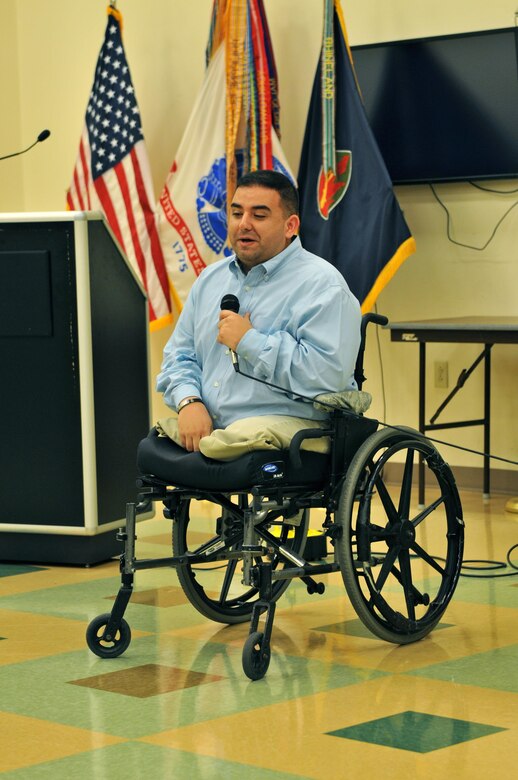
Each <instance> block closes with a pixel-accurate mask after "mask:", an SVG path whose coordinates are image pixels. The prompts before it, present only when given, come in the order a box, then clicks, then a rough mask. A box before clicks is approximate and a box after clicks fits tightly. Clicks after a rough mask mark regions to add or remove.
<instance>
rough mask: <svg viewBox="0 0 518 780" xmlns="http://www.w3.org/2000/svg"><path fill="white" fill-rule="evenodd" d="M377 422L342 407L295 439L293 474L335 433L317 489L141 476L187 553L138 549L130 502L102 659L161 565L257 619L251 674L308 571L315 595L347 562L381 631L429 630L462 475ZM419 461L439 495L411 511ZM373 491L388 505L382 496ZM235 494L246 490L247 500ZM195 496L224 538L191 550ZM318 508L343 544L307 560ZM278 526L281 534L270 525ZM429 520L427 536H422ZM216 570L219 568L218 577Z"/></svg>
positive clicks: (100, 642)
mask: <svg viewBox="0 0 518 780" xmlns="http://www.w3.org/2000/svg"><path fill="white" fill-rule="evenodd" d="M369 321H374V322H376V323H377V324H386V318H383V317H380V316H378V315H372V314H370V315H365V316H364V318H363V321H362V342H361V348H360V352H359V355H358V362H357V366H356V371H355V376H356V379H357V383H358V386H359V388H360V389H361V386H362V384H363V381H364V379H365V377H364V376H363V353H364V349H365V334H366V327H367V324H368V322H369ZM378 425H379V423H378V421H377V420H372V419H370V418H367V417H363V416H359V415H355V414H353V413H352V412H351V411H349V410H346V409H335V410H333V411H332V413H331V416H330V424H329V427H328V428H327V429H326V430H317V431H315V430H307V431H301V432H300V433H298V434H297V435H296V436H295V437H294V438H293V440H292V442H291V446H290V451H289V463H290V464H291V466H292V467H293V469H295V473H296V469H297V467H299V466H300V458H301V452H300V445H301V443H302V441H303V440H304V439H306V438H313V437H320V436H329V437H330V438H331V442H332V446H331V454H330V460H329V464H330V473H329V478H328V480H327V481H326V482H325V484H322V485H320V486H319V487H318V488H310V487H308V486H307V485H303V484H275V483H274V482H273V481H272V482H271V483H269V484H261V485H259V484H255V485H250V486H249V487H247V488H246V489H243V490H237V491H235V492H234V491H233V492H232V493H231V494H228V493H227V492H224V493H223V492H219V491H215V490H204V489H201V488H200V489H192V488H186V487H181V486H177V487H174V486H171V485H169V484H167V483H165V482H164V481H162V480H159V479H157V478H156V477H154V476H152V475H146V476H143V477H141V478H140V479H139V480H138V482H137V486H138V487H139V491H140V495H139V498H140V500H141V502H142V503H145V502H149V501H162V502H163V504H164V506H165V510H164V515H165V517H167V518H170V519H172V521H173V552H176V553H178V554H175V555H173V556H172V557H167V558H158V559H154V558H153V559H143V560H138V559H137V558H136V555H135V540H136V516H137V504H135V503H128V504H127V507H126V528H125V529H124V530H121V531H119V533H118V536H117V538H118V539H119V540H120V541H121V542H122V543H123V544H124V551H123V553H122V555H121V557H120V572H121V587H120V589H119V592H118V594H117V597H116V599H115V603H114V605H113V608H112V611H111V613H106V614H102V615H99V616H98V617H97V618H94V620H92V621H91V623H90V624H89V626H88V628H87V633H86V638H87V643H88V646H89V647H90V649H91V650H92V651H93V652H94V653H95V654H96V655H98V656H99V657H101V658H110V657H117V656H119V655H121V654H122V653H123V652H124V651H125V650H126V649H127V647H128V646H129V644H130V641H131V631H130V627H129V625H128V623H127V622H126V621H125V620H124V613H125V610H126V607H127V605H128V602H129V600H130V598H131V595H132V592H133V582H134V575H135V573H136V572H137V571H139V570H142V569H150V568H160V567H171V568H175V569H176V570H177V574H178V577H179V579H180V584H181V585H182V587H183V589H184V592H185V593H186V595H187V597H188V599H189V600H190V601H191V603H192V604H193V605H194V606H195V607H196V608H197V609H198V610H199V611H200V612H201V613H202V614H204V615H205V616H207V617H209V618H212V619H215V620H218V621H221V622H223V623H237V622H243V621H245V620H247V619H250V630H249V635H248V638H247V640H246V642H245V644H244V647H243V656H242V662H243V669H244V672H245V674H246V675H247V676H248V677H249V678H250V679H252V680H257V679H261V678H262V677H264V675H265V674H266V671H267V669H268V666H269V663H270V657H271V650H270V644H271V635H272V628H273V621H274V615H275V608H276V602H277V600H278V599H279V598H280V596H281V595H282V593H283V592H284V591H285V589H286V587H287V586H288V585H289V583H290V582H291V580H293V579H297V578H299V579H301V580H302V581H303V582H304V584H305V585H306V587H307V589H308V592H309V593H323V592H324V589H325V587H324V584H323V583H322V582H319V583H317V582H316V581H315V579H314V577H316V576H319V575H323V574H331V573H333V572H337V571H341V573H342V579H343V581H344V585H345V588H346V590H347V593H348V595H349V598H350V601H351V603H352V605H353V607H354V609H355V611H356V613H357V615H358V616H359V618H360V619H361V620H362V622H363V623H364V624H365V625H366V626H367V628H368V629H369V630H370V631H371V632H372V633H374V634H375V635H376V636H378V637H380V638H381V639H384V640H386V641H389V642H395V643H399V644H405V643H408V642H413V641H417V640H419V639H421V638H423V637H424V636H426V635H427V634H428V633H429V632H430V631H432V629H433V628H434V627H435V626H436V624H437V623H438V621H439V620H440V618H441V616H442V615H443V613H444V611H445V609H446V607H447V605H448V603H449V602H450V600H451V598H452V596H453V593H454V590H455V587H456V584H457V580H458V577H459V574H460V568H461V564H462V551H463V538H464V524H463V520H462V507H461V504H460V499H459V496H458V491H457V488H456V485H455V480H454V478H453V475H452V472H451V470H450V468H449V466H448V465H447V464H446V463H445V462H444V461H443V459H442V458H441V456H440V455H439V453H438V452H437V450H436V449H435V447H434V446H433V444H432V443H431V442H430V441H429V440H428V439H426V438H425V437H424V436H422V434H420V433H418V432H417V431H414V430H412V429H408V428H397V429H394V428H390V429H388V428H387V429H382V430H377V429H378ZM322 457H324V456H322ZM401 459H402V460H403V466H402V469H403V476H402V484H401V489H400V491H399V497H398V501H397V503H395V501H394V499H393V497H392V495H391V490H392V489H391V488H389V486H388V485H387V481H386V479H385V474H386V472H387V471H389V470H390V466H392V463H393V462H398V463H399V461H401ZM416 460H419V462H424V463H425V464H426V465H427V466H428V469H429V472H430V474H431V475H432V478H433V480H434V481H435V494H437V493H438V495H435V497H434V498H432V499H431V501H430V503H429V504H428V505H427V506H425V507H420V508H418V509H417V511H415V510H413V511H414V512H415V513H414V514H413V515H412V508H411V495H412V487H413V483H414V471H415V469H414V464H415V461H416ZM429 492H430V491H429ZM375 494H376V495H377V498H378V503H379V504H381V509H380V508H379V506H377V505H375V504H374V503H373V497H374V495H375ZM232 496H236V497H237V503H236V502H235V501H232V500H231V497H232ZM194 500H204V501H210V502H211V503H212V504H216V505H217V506H220V507H221V509H222V516H221V517H220V518H218V520H217V521H216V529H215V535H214V536H213V537H212V538H210V539H209V540H208V541H204V542H203V543H201V544H199V545H197V547H196V549H195V550H194V551H190V550H189V549H188V546H189V545H188V540H187V534H188V529H189V521H190V518H189V511H190V505H191V502H192V501H194ZM316 507H318V508H322V509H324V510H325V513H326V514H325V520H324V522H323V525H322V533H323V534H324V535H325V538H326V539H329V540H330V542H331V544H332V546H333V560H332V561H329V562H328V561H326V562H319V563H313V562H309V561H307V560H306V559H305V558H304V555H303V554H302V553H303V548H304V544H305V542H306V537H307V530H308V523H309V517H308V516H309V510H310V509H311V508H316ZM439 524H440V525H439ZM438 525H439V527H438ZM276 526H277V530H278V531H279V533H278V534H277V535H275V534H274V533H272V530H274V529H275V527H276ZM425 526H426V527H427V534H425V537H424V541H423V540H422V539H421V538H420V534H421V532H422V529H423V527H425ZM441 528H442V530H443V533H441ZM428 529H431V532H432V535H433V540H434V541H433V543H434V544H440V545H441V553H442V555H441V556H438V555H437V554H436V552H435V551H434V553H432V552H430V551H429V550H428V549H427V546H428V542H427V536H428ZM441 540H442V542H441ZM240 561H241V562H242V580H241V584H242V585H243V586H244V587H245V588H246V589H247V590H246V591H245V593H244V594H242V595H241V596H238V597H234V596H233V595H231V591H232V587H233V580H234V575H235V573H236V568H237V564H238V562H240ZM225 562H226V568H225ZM208 564H209V565H210V566H211V567H212V566H213V564H217V565H219V564H223V569H224V570H225V573H224V575H223V585H222V587H221V590H220V592H219V595H218V598H217V599H213V598H212V595H209V591H207V592H206V591H205V590H204V588H203V586H202V585H201V584H200V582H199V579H200V578H201V574H202V573H203V572H204V571H206V568H205V569H204V567H206V566H207V565H208ZM211 576H212V575H211V574H210V573H209V579H210V577H211ZM425 588H426V589H425ZM394 591H395V595H394ZM428 591H432V595H430V593H429V592H428ZM261 619H263V620H264V626H263V627H262V628H260V621H261Z"/></svg>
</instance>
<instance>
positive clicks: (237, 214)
mask: <svg viewBox="0 0 518 780" xmlns="http://www.w3.org/2000/svg"><path fill="white" fill-rule="evenodd" d="M299 224H300V220H299V216H298V195H297V190H296V189H295V187H294V186H293V184H292V182H291V181H290V180H289V179H288V178H287V177H286V176H284V175H283V174H281V173H278V172H276V171H256V172H254V173H249V174H247V175H245V176H244V177H243V178H242V179H241V180H240V181H239V182H238V186H237V189H236V192H235V194H234V197H233V199H232V203H231V205H230V214H229V228H228V234H229V240H230V243H231V245H232V248H233V250H234V254H233V255H231V256H230V257H229V258H228V259H225V260H222V261H221V262H218V263H215V264H214V265H212V266H210V267H209V268H207V269H205V270H204V271H203V273H202V274H201V276H200V277H199V278H198V279H197V281H196V282H195V284H194V285H193V288H192V290H191V292H190V295H189V297H188V300H187V302H186V304H185V307H184V309H183V311H182V314H181V316H180V319H179V321H178V324H177V325H176V327H175V330H174V332H173V334H172V336H171V338H170V340H169V342H168V344H167V345H166V348H165V351H164V360H163V364H162V370H161V373H160V374H159V376H158V380H157V390H158V391H159V392H161V393H163V396H164V400H165V402H166V404H167V405H168V406H169V407H171V409H173V411H176V412H177V415H174V416H173V417H172V418H170V419H169V420H165V421H160V427H161V430H162V431H163V432H164V433H165V434H167V435H169V436H170V437H171V438H172V439H173V441H176V442H177V443H178V444H180V445H181V446H182V447H184V448H185V449H187V450H188V451H190V452H192V451H194V452H197V451H198V450H200V451H201V452H202V453H203V454H204V455H206V456H208V457H212V458H215V459H217V460H228V459H232V458H236V457H238V456H239V455H241V454H244V453H245V452H247V451H250V450H251V449H270V448H278V449H285V448H286V447H287V446H288V447H289V443H290V441H291V438H292V437H293V435H294V433H296V432H297V431H298V430H302V429H307V428H313V427H314V428H322V427H324V425H325V420H326V418H327V417H328V415H327V413H326V411H325V410H323V409H322V408H320V409H317V408H315V407H314V406H313V404H312V403H311V401H310V402H309V403H308V401H307V400H303V399H302V398H301V395H302V397H306V398H309V399H312V398H314V397H315V396H317V395H319V394H321V393H326V392H337V391H340V390H352V389H354V388H356V382H355V379H354V367H355V362H356V356H357V354H358V349H359V345H360V307H359V303H358V301H357V300H356V298H355V297H354V296H353V295H352V293H351V291H350V290H349V288H348V286H347V284H346V282H345V280H344V278H343V277H342V275H341V274H340V273H339V272H338V271H337V270H336V269H335V268H334V267H333V266H332V265H331V264H330V263H328V262H327V261H326V260H322V259H321V258H319V257H316V256H315V255H312V254H310V253H309V252H306V251H305V250H304V249H303V248H302V245H301V242H300V239H299V238H298V236H297V231H298V228H299ZM222 296H223V299H222ZM222 300H223V304H222V305H223V307H224V308H223V310H222V311H220V305H221V304H220V301H222ZM229 303H230V305H233V306H234V309H237V308H239V310H240V312H241V313H238V312H237V311H236V310H230V309H229V308H226V307H227V306H228V305H229ZM231 355H232V360H231ZM237 361H239V364H238V363H237ZM237 365H239V368H240V369H241V370H240V371H239V372H237V371H234V368H233V366H234V367H236V366H237ZM246 374H251V375H252V376H253V377H254V378H255V379H256V380H262V381H261V382H259V381H255V382H254V381H250V378H248V377H246V376H245V375H246ZM272 384H275V385H277V386H280V387H282V388H283V389H284V390H285V391H286V392H282V391H279V390H278V389H275V388H273V387H272ZM304 446H305V447H307V448H309V449H313V450H315V451H320V452H322V451H325V449H326V448H327V447H328V441H324V440H323V439H308V440H307V442H306V444H305V445H304Z"/></svg>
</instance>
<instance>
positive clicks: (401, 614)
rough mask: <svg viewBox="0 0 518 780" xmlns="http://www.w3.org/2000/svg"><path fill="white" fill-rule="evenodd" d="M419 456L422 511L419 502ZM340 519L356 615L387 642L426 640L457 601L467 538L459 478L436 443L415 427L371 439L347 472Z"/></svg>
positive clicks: (342, 558)
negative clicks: (423, 498) (422, 480)
mask: <svg viewBox="0 0 518 780" xmlns="http://www.w3.org/2000/svg"><path fill="white" fill-rule="evenodd" d="M420 457H422V459H423V462H424V464H425V473H426V474H427V475H428V476H427V479H426V483H425V484H426V496H427V499H428V500H427V502H426V504H425V506H424V507H420V506H419V505H418V503H417V497H416V494H417V484H416V476H417V465H418V462H419V458H420ZM394 467H396V468H394ZM401 472H402V477H401V476H399V477H398V478H397V480H399V479H401V484H400V485H399V482H398V481H396V479H395V474H396V475H397V474H401ZM428 497H429V498H428ZM337 521H338V523H339V524H340V525H341V527H342V536H341V538H340V539H339V540H338V541H337V545H338V547H337V551H338V560H339V563H340V568H341V572H342V577H343V581H344V584H345V587H346V590H347V593H348V595H349V598H350V600H351V603H352V605H353V607H354V609H355V610H356V613H357V615H358V617H359V618H360V619H361V620H362V622H363V623H364V624H365V626H366V627H367V628H368V629H369V630H370V631H371V632H372V633H373V634H375V635H376V636H378V637H380V638H381V639H384V640H386V641H389V642H394V643H396V644H407V643H409V642H415V641H417V640H419V639H422V638H423V637H424V636H426V635H427V634H428V633H429V632H430V631H431V630H432V629H433V628H434V627H435V626H436V625H437V623H438V622H439V620H440V618H441V616H442V615H443V613H444V611H445V609H446V607H447V606H448V603H449V602H450V600H451V598H452V596H453V592H454V590H455V587H456V585H457V581H458V578H459V574H460V569H461V565H462V551H463V541H464V523H463V519H462V507H461V503H460V499H459V494H458V491H457V487H456V484H455V480H454V478H453V474H452V472H451V470H450V468H449V466H448V465H447V464H446V463H445V462H444V460H443V459H442V457H441V456H440V455H439V453H438V452H437V450H436V448H435V447H434V446H433V444H432V443H431V442H430V441H429V440H428V439H426V438H425V437H424V436H422V435H421V434H420V433H418V432H417V431H413V430H411V429H403V430H398V431H394V430H391V429H383V430H380V431H378V432H377V433H375V434H373V435H372V436H370V437H369V438H368V439H367V441H365V442H364V444H363V445H362V446H361V447H360V449H359V450H358V452H357V453H356V455H355V456H354V458H353V460H352V461H351V464H350V466H349V469H348V471H347V475H346V478H345V481H344V485H343V488H342V494H341V499H340V504H339V507H338V512H337Z"/></svg>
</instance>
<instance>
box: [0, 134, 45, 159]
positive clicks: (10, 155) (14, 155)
mask: <svg viewBox="0 0 518 780" xmlns="http://www.w3.org/2000/svg"><path fill="white" fill-rule="evenodd" d="M49 135H50V130H42V131H41V133H40V134H39V136H38V137H37V138H36V140H35V141H34V143H32V144H31V145H30V146H28V147H27V149H22V150H21V152H13V153H12V154H5V155H4V156H3V157H0V160H8V159H9V157H18V155H19V154H25V152H28V151H29V149H32V147H33V146H36V144H39V143H41V142H42V141H46V140H47V138H48V137H49Z"/></svg>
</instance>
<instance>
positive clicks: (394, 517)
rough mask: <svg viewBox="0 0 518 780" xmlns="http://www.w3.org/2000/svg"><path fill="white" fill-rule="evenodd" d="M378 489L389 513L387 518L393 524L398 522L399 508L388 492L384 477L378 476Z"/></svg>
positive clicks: (384, 506) (386, 511)
mask: <svg viewBox="0 0 518 780" xmlns="http://www.w3.org/2000/svg"><path fill="white" fill-rule="evenodd" d="M375 484H376V489H377V491H378V495H379V497H380V499H381V503H382V504H383V508H384V510H385V513H386V515H387V519H388V521H389V523H390V524H391V525H392V524H393V523H397V521H398V513H397V509H396V507H395V506H394V502H393V501H392V498H391V497H390V493H389V492H388V490H387V488H386V487H385V483H384V482H383V479H382V477H381V476H380V477H378V479H377V480H376V483H375Z"/></svg>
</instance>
